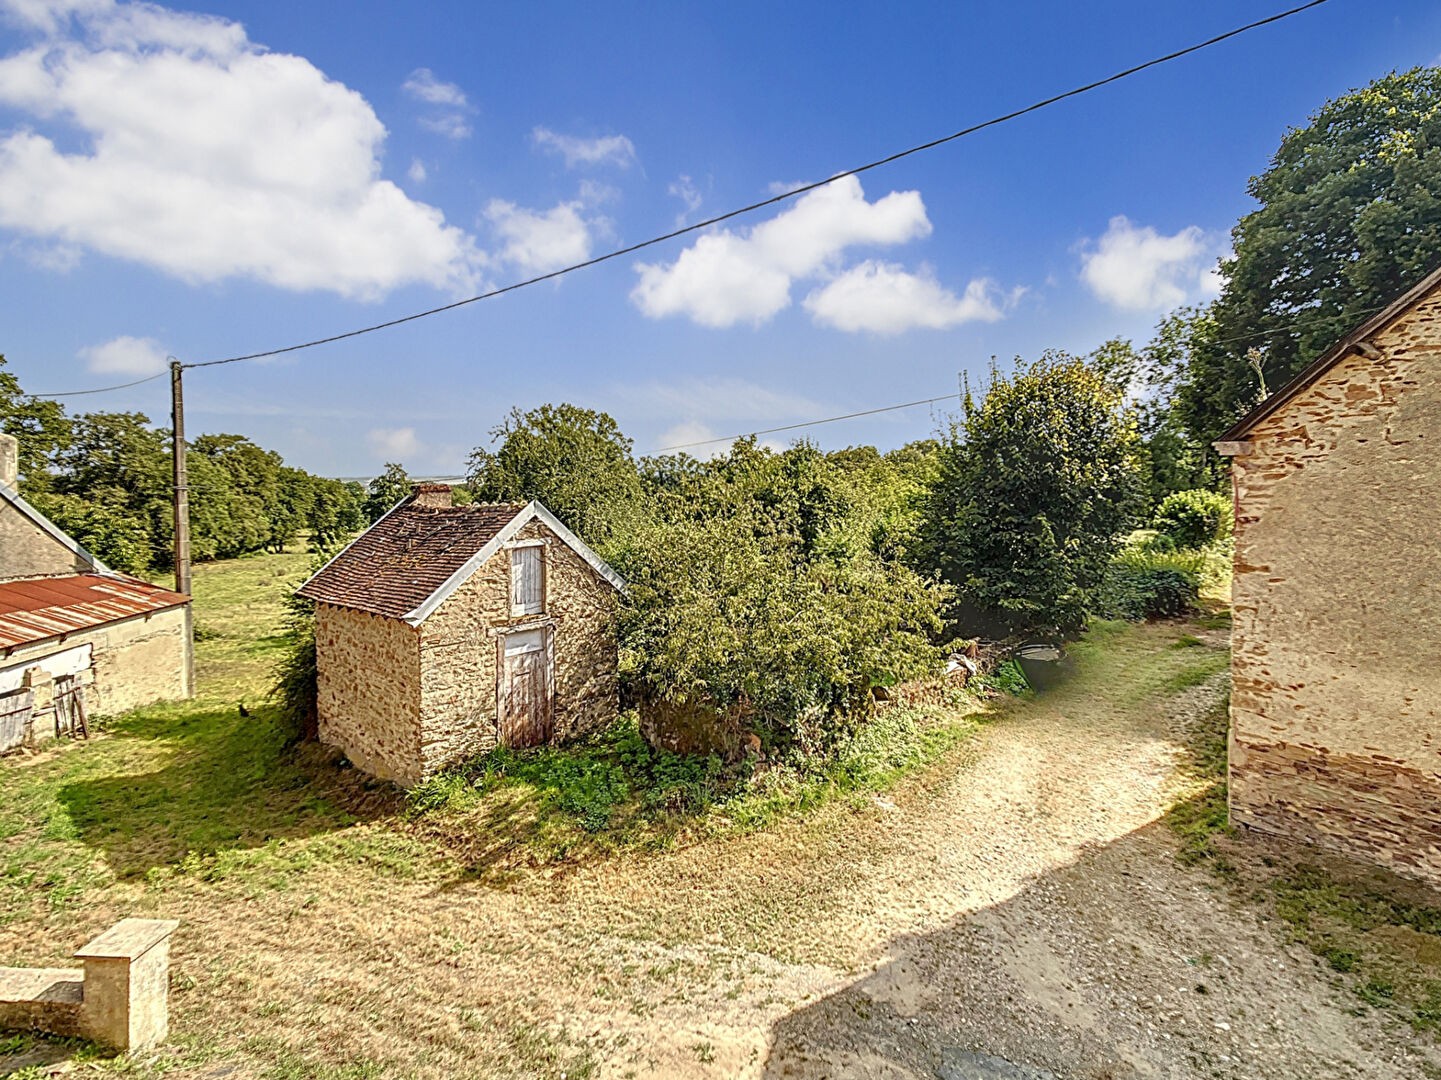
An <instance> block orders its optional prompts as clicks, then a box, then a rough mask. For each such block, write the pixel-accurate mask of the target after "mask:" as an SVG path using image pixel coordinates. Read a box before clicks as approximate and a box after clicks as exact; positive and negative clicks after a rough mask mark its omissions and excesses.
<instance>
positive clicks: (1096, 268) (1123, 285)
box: [1081, 215, 1220, 311]
mask: <svg viewBox="0 0 1441 1080" xmlns="http://www.w3.org/2000/svg"><path fill="white" fill-rule="evenodd" d="M1219 254H1220V252H1219V250H1218V246H1217V243H1216V241H1215V240H1214V238H1212V237H1211V236H1209V235H1208V234H1207V233H1206V232H1205V230H1203V229H1202V228H1200V226H1197V225H1189V226H1187V227H1186V228H1184V229H1181V230H1180V231H1179V232H1176V233H1173V234H1172V235H1170V236H1165V235H1163V234H1161V233H1159V232H1157V231H1156V230H1155V229H1153V228H1152V227H1151V226H1149V225H1136V224H1134V223H1132V222H1131V221H1130V219H1128V218H1127V217H1125V216H1124V215H1117V216H1116V217H1113V218H1112V219H1111V221H1110V225H1109V226H1108V227H1107V229H1106V232H1105V235H1103V236H1102V237H1101V238H1100V240H1098V241H1096V242H1095V243H1094V245H1091V244H1088V245H1087V246H1086V247H1085V249H1084V250H1083V251H1082V254H1081V280H1082V281H1083V282H1085V284H1086V286H1087V287H1088V288H1089V289H1090V290H1091V292H1092V293H1094V294H1095V295H1096V296H1097V297H1098V298H1099V299H1101V300H1104V301H1105V302H1106V303H1108V304H1111V305H1113V306H1115V307H1118V308H1122V309H1125V310H1127V311H1160V310H1163V309H1166V308H1173V307H1176V306H1178V305H1180V304H1185V303H1188V302H1190V301H1193V300H1196V299H1199V298H1201V297H1204V296H1209V295H1214V294H1215V291H1216V284H1217V277H1216V260H1217V257H1218V256H1219Z"/></svg>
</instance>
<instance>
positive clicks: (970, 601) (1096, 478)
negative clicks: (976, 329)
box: [921, 353, 1141, 636]
mask: <svg viewBox="0 0 1441 1080" xmlns="http://www.w3.org/2000/svg"><path fill="white" fill-rule="evenodd" d="M1140 479H1141V474H1140V464H1139V460H1138V441H1137V435H1136V430H1135V424H1134V422H1133V419H1132V418H1131V417H1130V415H1129V414H1128V413H1127V412H1126V411H1125V409H1124V408H1123V392H1122V389H1121V387H1120V386H1119V385H1118V384H1117V383H1116V382H1115V381H1114V380H1112V379H1110V378H1108V377H1107V375H1106V373H1105V372H1104V371H1102V370H1100V368H1099V367H1098V366H1093V365H1091V364H1088V363H1086V362H1085V361H1084V360H1081V359H1078V358H1076V357H1071V356H1067V355H1065V354H1063V353H1047V354H1046V355H1045V356H1043V357H1042V358H1041V359H1040V360H1039V361H1037V362H1035V363H1033V364H1030V365H1028V366H1025V367H1022V368H1020V369H1019V370H1018V371H1017V372H1016V373H1015V374H1014V375H1011V376H1002V375H1000V374H998V373H993V374H992V379H991V384H990V386H989V388H988V389H987V391H986V393H985V397H984V398H983V400H982V401H981V403H980V405H979V406H974V405H971V404H970V402H969V400H968V402H967V408H966V411H965V413H964V415H963V416H962V418H961V419H960V421H959V422H958V423H956V424H954V425H953V426H952V430H951V435H950V439H949V440H948V441H947V443H946V444H945V445H944V446H943V447H942V451H941V465H940V476H939V479H938V480H937V482H936V484H935V487H934V489H933V492H932V496H931V500H930V506H929V512H928V515H927V520H926V523H925V525H924V527H923V530H922V538H923V544H924V547H923V553H922V556H921V558H922V560H923V562H924V563H925V564H926V565H928V566H929V567H931V568H933V569H934V570H936V571H937V572H938V573H939V574H940V576H941V577H942V579H943V580H945V581H947V582H949V583H951V584H952V585H954V586H955V588H956V590H957V594H958V601H959V603H958V606H957V607H956V608H955V609H954V611H953V618H954V621H955V622H956V623H957V624H958V629H960V630H961V631H963V632H967V633H982V634H986V635H990V636H1003V635H1008V634H1021V633H1035V632H1039V633H1045V632H1047V631H1051V630H1056V629H1059V630H1061V631H1063V632H1064V631H1071V630H1075V629H1077V628H1079V627H1080V626H1081V625H1082V624H1084V622H1085V620H1086V616H1087V614H1088V613H1089V612H1090V611H1091V610H1092V609H1093V607H1094V604H1095V596H1096V592H1097V590H1098V589H1099V588H1100V587H1101V584H1102V582H1103V580H1104V578H1105V575H1106V569H1107V566H1108V565H1109V564H1110V560H1111V555H1112V554H1113V553H1114V552H1115V551H1116V549H1117V547H1118V546H1119V544H1120V541H1121V538H1122V537H1123V536H1124V535H1125V533H1126V532H1127V531H1128V529H1129V527H1130V522H1131V518H1132V516H1133V513H1134V509H1135V507H1136V505H1137V501H1138V496H1139V488H1140Z"/></svg>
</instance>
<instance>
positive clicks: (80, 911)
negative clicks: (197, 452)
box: [0, 552, 977, 1077]
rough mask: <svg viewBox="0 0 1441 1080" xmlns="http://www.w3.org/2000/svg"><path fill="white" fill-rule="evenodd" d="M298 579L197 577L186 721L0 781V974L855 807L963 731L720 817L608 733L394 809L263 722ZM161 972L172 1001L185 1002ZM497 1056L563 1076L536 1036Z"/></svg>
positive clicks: (710, 794) (293, 560)
mask: <svg viewBox="0 0 1441 1080" xmlns="http://www.w3.org/2000/svg"><path fill="white" fill-rule="evenodd" d="M310 563H311V557H310V556H309V555H307V554H305V553H303V552H288V553H286V554H282V555H272V554H267V555H256V556H251V557H247V558H244V559H237V560H231V561H226V562H220V563H211V564H202V565H199V566H197V567H196V568H195V572H194V594H195V626H196V638H197V642H196V668H197V683H198V691H199V692H198V696H197V697H196V699H195V700H193V701H190V702H184V703H178V704H169V705H157V706H152V707H148V708H144V709H140V710H137V711H135V712H132V713H129V714H126V715H124V716H121V717H115V718H101V719H100V721H99V722H98V723H97V727H98V729H99V733H98V734H97V735H96V737H94V738H92V739H91V740H90V741H88V742H82V743H59V744H47V745H46V746H45V748H44V749H42V750H41V751H40V752H39V753H36V754H33V755H25V756H19V757H12V758H9V759H6V760H5V761H3V762H0V964H16V965H40V964H63V963H64V962H66V960H67V958H68V956H69V954H70V952H71V951H72V950H73V949H74V948H75V947H76V946H78V945H79V944H80V943H81V942H83V941H84V940H85V939H86V938H88V937H89V936H91V935H92V934H93V933H96V932H98V931H99V930H100V929H103V928H104V927H105V926H106V925H108V924H109V923H110V922H111V921H113V920H114V919H116V918H119V917H122V916H124V915H131V914H134V915H151V914H153V915H164V914H180V915H181V916H182V917H184V912H185V911H186V909H191V910H192V911H193V910H194V908H195V907H196V906H197V905H198V906H199V907H201V908H203V909H205V910H206V912H207V915H208V914H213V912H214V911H215V910H216V909H217V908H220V909H224V908H226V907H227V906H229V905H237V904H238V905H241V907H242V909H243V908H244V907H245V906H247V905H260V906H261V907H262V908H266V909H271V908H274V907H275V906H276V905H281V906H286V905H290V904H293V903H297V902H298V903H300V904H302V905H303V904H304V903H306V898H307V897H315V896H319V895H326V896H334V895H336V894H337V892H339V893H344V892H345V891H347V890H351V889H353V890H354V892H355V902H356V904H357V905H358V906H362V907H363V906H365V905H366V904H373V903H376V902H383V899H384V897H385V896H386V894H387V891H388V890H389V889H391V888H393V887H394V886H395V884H396V883H397V882H402V881H403V882H407V883H410V884H415V883H433V884H434V885H435V886H437V887H444V885H445V883H447V882H455V881H459V880H475V879H477V878H495V877H496V876H497V872H504V873H511V872H513V871H515V870H517V869H518V868H520V867H527V866H535V865H541V866H555V865H564V864H573V863H574V862H575V861H576V860H577V859H583V858H586V857H588V856H596V855H601V854H605V853H613V852H616V851H619V850H629V849H645V848H656V847H670V846H674V845H675V844H676V843H678V842H683V841H695V840H699V839H701V838H704V837H706V836H714V835H717V834H723V833H728V832H744V831H747V830H751V829H755V828H759V827H761V826H763V825H765V824H767V823H769V822H771V821H772V820H774V819H775V818H776V817H777V816H778V815H780V814H783V813H786V812H790V813H793V812H794V811H795V810H796V809H797V808H799V809H803V810H808V809H815V808H818V807H820V806H823V805H825V804H827V803H829V802H830V801H832V800H833V799H834V798H835V797H837V796H838V795H841V796H846V797H849V798H852V799H864V798H867V797H869V794H870V793H871V792H874V791H878V790H881V789H883V788H885V787H887V786H888V785H890V784H891V783H893V782H895V781H896V780H897V779H898V778H899V777H900V776H902V775H903V774H905V773H906V772H908V771H912V770H914V769H917V768H919V767H921V766H923V765H925V764H927V763H929V762H932V761H935V760H936V759H937V758H939V757H940V756H942V755H943V754H945V753H946V752H947V751H948V750H949V749H950V748H952V747H954V746H955V745H956V744H957V743H958V742H960V741H961V740H963V739H964V738H965V736H966V735H968V734H969V733H970V732H971V731H972V730H973V729H974V724H975V721H974V719H973V718H972V717H971V715H970V714H971V713H972V712H974V711H975V709H976V707H977V703H976V701H975V699H974V698H971V697H970V696H968V695H964V694H959V695H956V697H957V700H956V701H955V703H954V705H955V706H956V707H933V708H930V709H905V710H894V711H892V713H891V714H890V715H889V716H888V717H887V718H886V720H885V721H884V722H883V723H881V724H879V725H877V726H876V727H875V728H874V731H873V732H872V733H871V734H870V736H869V737H868V738H866V739H862V740H859V741H858V742H857V743H856V744H855V746H853V747H852V748H851V750H850V751H849V752H848V753H847V754H846V755H844V756H843V757H842V758H841V759H840V760H839V761H837V762H834V763H830V764H829V765H827V766H826V767H825V768H824V769H821V770H818V771H816V772H815V773H814V774H801V773H796V772H794V771H791V772H775V773H771V774H768V775H767V776H765V777H762V778H760V779H759V780H757V781H756V782H754V783H750V784H748V785H746V787H745V789H744V790H740V791H738V790H727V791H726V792H724V793H723V794H724V797H723V798H722V797H721V795H722V793H721V792H720V790H719V788H718V787H717V786H716V784H715V783H714V781H715V775H714V773H715V770H714V768H713V764H712V763H707V762H705V761H697V762H692V763H687V762H686V761H685V759H680V758H674V757H671V756H669V755H665V756H664V760H661V759H660V758H658V757H657V755H655V754H653V753H650V752H649V751H648V749H647V748H645V746H644V744H643V742H641V741H640V740H639V739H638V737H636V736H635V734H634V730H633V727H632V728H627V727H626V725H625V724H624V723H623V722H622V723H621V724H619V725H618V726H617V728H616V729H615V730H614V731H612V732H608V733H605V734H603V735H602V736H600V737H598V738H597V739H595V740H593V741H592V742H591V743H589V744H584V745H581V746H578V747H573V748H564V749H555V750H543V751H540V752H535V753H530V754H526V755H515V754H505V753H503V752H502V753H501V754H497V755H493V756H492V757H491V758H489V759H487V760H486V761H485V762H483V763H482V764H481V765H480V766H479V768H478V770H473V771H472V772H471V773H468V774H464V775H459V774H458V775H456V776H454V777H450V778H448V779H447V780H445V781H443V782H439V783H437V784H435V785H432V786H431V788H429V789H428V790H427V792H426V793H425V798H424V799H422V800H420V801H419V802H416V801H412V800H410V799H408V798H407V797H406V796H404V795H403V794H401V793H399V792H397V791H396V790H395V789H394V788H392V787H391V786H390V785H388V784H382V783H378V782H374V781H370V780H369V779H368V778H366V777H364V776H363V775H362V774H360V773H358V772H357V771H356V770H354V769H351V768H349V767H348V766H346V765H345V764H344V763H343V762H338V761H337V760H336V759H335V757H334V756H333V755H332V754H330V753H328V752H326V751H325V750H324V749H323V748H320V747H316V746H311V745H299V746H295V745H292V744H291V743H290V741H289V738H288V733H287V729H286V726H285V725H284V723H283V722H282V721H281V719H280V718H279V716H278V714H277V712H276V710H275V709H274V708H273V706H271V705H270V704H269V703H268V702H267V700H266V695H267V692H268V686H269V682H270V678H271V670H272V668H273V666H274V664H275V662H276V661H277V659H278V658H279V657H280V656H281V655H282V652H283V649H284V643H285V638H284V633H283V619H284V607H283V597H284V595H285V590H287V589H288V588H290V587H293V586H294V585H295V584H297V583H298V582H299V581H300V580H302V579H303V577H304V575H305V573H306V572H307V569H308V567H309V566H310ZM242 703H244V704H245V706H246V708H247V710H248V711H249V714H250V715H249V716H242V715H241V711H240V706H241V704H242ZM638 755H639V757H643V758H644V759H645V760H644V763H643V764H644V767H643V768H641V767H640V764H639V763H638ZM658 770H659V771H658ZM667 770H668V771H667ZM297 898H299V899H298V900H297ZM177 955H178V956H183V944H181V945H180V946H178V948H177ZM177 966H178V967H179V969H180V970H179V971H178V972H177V974H176V982H177V984H178V985H180V986H181V988H182V989H183V988H184V987H185V986H186V985H187V984H195V985H199V983H200V981H201V980H200V979H199V978H198V977H197V976H196V975H195V974H193V973H186V972H185V970H184V965H183V963H182V964H179V965H177ZM183 996H184V995H183V993H182V994H180V995H179V1000H180V1001H182V1002H183ZM261 1026H262V1027H263V1026H264V1025H261ZM257 1038H258V1036H256V1035H255V1033H253V1032H252V1033H250V1034H248V1035H246V1037H245V1039H244V1040H243V1041H244V1042H245V1044H246V1046H248V1047H249V1052H250V1053H253V1054H258V1055H259V1057H260V1058H261V1059H263V1060H269V1061H270V1062H271V1071H270V1072H268V1073H266V1074H265V1075H273V1076H277V1077H290V1076H312V1075H314V1076H320V1075H325V1076H330V1075H336V1076H340V1075H345V1076H350V1075H356V1076H362V1075H371V1073H370V1072H367V1071H365V1070H364V1069H362V1070H360V1071H355V1072H347V1071H343V1070H342V1071H340V1072H337V1073H334V1074H332V1073H328V1072H317V1071H313V1070H310V1069H307V1068H302V1067H300V1066H298V1065H293V1063H292V1064H287V1063H286V1059H287V1055H288V1054H289V1051H282V1050H281V1049H279V1048H274V1047H273V1048H270V1049H266V1048H265V1047H264V1046H262V1045H260V1043H257V1042H256V1039H257ZM513 1041H517V1042H518V1045H521V1046H522V1047H524V1048H526V1052H527V1053H530V1054H532V1055H533V1056H537V1057H538V1058H541V1059H548V1057H554V1058H555V1059H556V1060H563V1059H564V1055H563V1054H560V1051H558V1050H555V1049H554V1048H547V1047H546V1046H545V1045H544V1044H545V1038H543V1037H542V1036H541V1035H539V1034H536V1033H531V1034H526V1033H524V1032H521V1033H520V1034H517V1035H516V1036H515V1040H513ZM261 1042H262V1043H263V1039H261ZM228 1045H230V1046H231V1048H232V1049H233V1048H234V1047H235V1046H236V1045H238V1044H237V1043H236V1042H235V1041H234V1039H232V1040H231V1041H230V1043H229V1044H228ZM215 1046H216V1036H215V1035H214V1033H204V1034H199V1033H191V1034H190V1035H185V1034H180V1035H177V1036H176V1037H175V1038H173V1039H172V1045H171V1047H170V1048H168V1050H167V1052H166V1053H165V1054H163V1055H160V1056H155V1055H151V1056H148V1057H146V1058H145V1059H144V1061H143V1062H141V1061H136V1062H131V1061H129V1060H128V1059H124V1058H122V1059H114V1060H107V1059H105V1058H104V1057H103V1056H101V1057H96V1055H95V1052H94V1051H93V1050H85V1051H84V1056H85V1057H86V1058H87V1059H89V1058H94V1059H95V1060H94V1061H92V1062H91V1067H95V1068H116V1069H122V1070H125V1071H133V1070H135V1069H140V1070H141V1071H142V1072H154V1073H159V1072H163V1071H165V1070H166V1069H168V1068H171V1067H173V1066H175V1064H176V1062H177V1060H179V1061H184V1062H187V1063H190V1064H193V1063H195V1062H196V1061H199V1060H202V1059H204V1058H206V1057H207V1056H208V1055H209V1054H211V1053H213V1052H216V1051H215ZM177 1048H178V1049H177ZM74 1052H75V1048H74V1047H72V1046H70V1045H69V1044H65V1043H60V1042H55V1041H50V1040H42V1039H38V1038H35V1037H31V1036H19V1037H16V1038H14V1039H9V1040H7V1041H4V1042H0V1072H3V1071H4V1067H5V1062H6V1055H7V1054H9V1055H11V1057H10V1060H11V1061H12V1062H23V1061H24V1060H26V1056H27V1055H35V1054H39V1055H40V1056H41V1057H42V1058H43V1057H45V1056H46V1055H47V1054H53V1055H56V1056H66V1055H70V1054H73V1053H74ZM557 1055H559V1056H558V1057H557ZM540 1071H541V1074H546V1073H547V1070H546V1069H544V1068H542V1069H541V1070H540ZM28 1074H29V1075H35V1076H39V1075H43V1074H42V1073H40V1072H38V1071H35V1070H34V1069H33V1068H32V1069H29V1070H28ZM18 1075H21V1076H24V1075H27V1072H21V1073H19V1074H18Z"/></svg>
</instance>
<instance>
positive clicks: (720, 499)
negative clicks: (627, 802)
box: [612, 440, 947, 756]
mask: <svg viewBox="0 0 1441 1080" xmlns="http://www.w3.org/2000/svg"><path fill="white" fill-rule="evenodd" d="M858 459H859V455H852V457H851V458H849V459H842V460H840V461H836V460H831V459H830V458H828V457H827V456H826V455H823V454H821V453H820V452H819V451H818V450H816V449H815V448H814V447H811V446H807V445H804V444H801V445H797V446H794V447H792V448H791V449H789V450H786V451H783V452H780V453H775V452H772V451H770V450H767V449H764V448H761V447H758V446H756V445H755V443H754V441H753V440H751V441H743V442H741V443H738V444H737V445H736V446H735V447H733V448H732V450H731V452H730V453H729V454H728V455H726V456H724V457H721V458H717V459H714V460H711V461H705V462H700V461H696V460H694V459H691V458H685V457H683V456H682V457H679V458H663V459H657V460H654V461H650V462H647V463H646V470H645V476H646V483H647V486H648V488H649V489H650V491H651V505H652V511H651V514H650V517H649V519H648V520H647V521H645V522H643V523H641V524H640V525H638V527H636V528H635V529H633V530H631V531H630V532H629V533H628V534H627V536H626V537H625V543H624V545H623V547H621V549H620V550H618V551H616V552H615V553H614V557H613V559H612V562H613V565H614V566H615V567H616V569H617V570H618V571H619V572H620V574H621V576H622V577H624V578H625V579H626V580H627V581H628V582H629V584H630V589H629V592H628V595H627V597H626V601H625V603H624V604H623V605H622V609H621V612H620V621H619V629H620V639H621V672H622V675H623V676H624V679H625V685H626V690H627V693H628V695H629V696H630V700H632V701H634V702H635V703H636V704H637V705H638V707H639V708H640V711H641V713H642V717H643V721H644V722H643V726H642V728H643V730H644V731H645V732H646V733H647V735H648V737H650V738H652V740H653V741H654V742H656V743H657V744H659V745H662V746H665V747H668V748H670V749H672V750H683V749H691V750H702V751H718V752H722V753H725V754H726V755H728V756H734V754H735V753H736V752H737V750H738V749H739V746H740V744H741V742H742V740H743V739H744V737H745V735H746V734H747V733H751V732H753V733H755V734H756V735H757V736H758V737H759V738H760V739H761V741H762V743H763V744H764V745H765V747H766V750H767V752H768V753H769V752H771V751H772V750H776V749H780V750H782V751H784V752H789V751H791V750H795V751H798V752H799V753H801V754H811V753H825V752H827V751H828V750H829V749H830V748H832V747H833V746H834V745H835V744H836V743H837V742H838V741H839V740H841V739H843V738H844V737H845V736H848V735H850V734H852V733H854V732H855V731H856V730H857V729H858V728H859V726H860V725H861V724H862V723H864V722H865V721H866V720H867V719H869V718H870V715H871V712H872V694H871V690H872V689H873V688H874V687H877V686H891V685H893V684H895V683H897V682H901V681H904V680H906V679H909V678H913V677H917V676H920V675H925V674H929V673H931V672H933V671H935V670H936V668H937V666H938V664H939V659H940V651H939V650H938V649H937V648H936V647H935V645H934V644H932V638H933V636H934V635H936V634H938V633H939V631H940V629H941V623H940V617H939V612H940V607H941V604H942V603H943V601H944V600H945V598H946V596H947V591H946V590H945V589H944V588H942V587H941V586H939V585H937V584H936V583H935V582H933V581H930V580H927V579H926V578H924V577H922V576H921V575H920V574H918V573H917V572H916V571H915V570H913V569H911V568H910V567H908V566H906V565H904V564H903V563H901V562H900V561H899V560H898V559H895V558H889V557H887V556H886V555H883V554H882V553H880V552H878V551H877V550H876V549H875V548H874V547H873V546H871V545H870V543H869V538H870V536H871V535H872V534H873V532H874V530H873V529H872V527H871V526H872V525H873V524H874V522H875V518H876V513H877V512H878V511H877V510H876V507H877V506H880V505H882V504H886V500H885V499H884V498H882V497H881V495H882V493H881V492H880V491H878V490H877V487H878V485H879V484H880V483H884V482H885V478H886V477H888V476H890V475H891V470H890V469H888V468H880V467H876V468H875V469H873V470H871V472H873V473H874V474H875V476H878V477H880V478H881V479H880V480H879V481H878V482H877V484H875V485H873V484H872V482H871V472H868V471H867V469H866V468H863V467H861V466H864V465H865V464H866V463H865V462H864V461H860V460H858ZM876 460H879V459H876ZM870 465H872V466H874V465H875V461H872V462H871V463H870ZM895 509H896V507H895V506H891V505H889V504H887V511H890V510H895Z"/></svg>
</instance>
